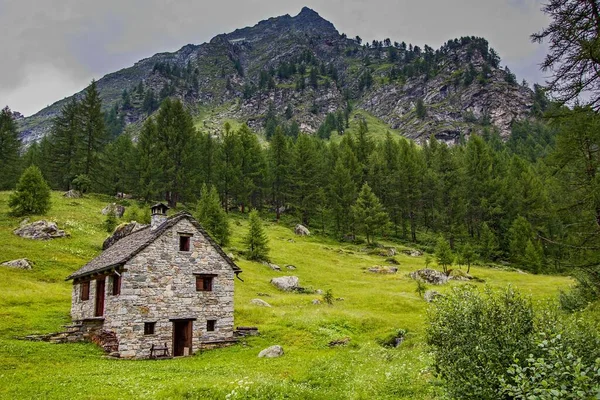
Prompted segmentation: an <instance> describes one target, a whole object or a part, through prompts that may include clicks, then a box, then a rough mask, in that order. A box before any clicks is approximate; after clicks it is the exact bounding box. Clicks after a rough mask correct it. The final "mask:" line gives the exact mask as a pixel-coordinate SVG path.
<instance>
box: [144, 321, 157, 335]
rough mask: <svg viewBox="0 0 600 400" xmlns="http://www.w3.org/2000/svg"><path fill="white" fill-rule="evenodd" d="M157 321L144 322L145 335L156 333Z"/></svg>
mask: <svg viewBox="0 0 600 400" xmlns="http://www.w3.org/2000/svg"><path fill="white" fill-rule="evenodd" d="M155 326H156V322H144V335H154V327H155Z"/></svg>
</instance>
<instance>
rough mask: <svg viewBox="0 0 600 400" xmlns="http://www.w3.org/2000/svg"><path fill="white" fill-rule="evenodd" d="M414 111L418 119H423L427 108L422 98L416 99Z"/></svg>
mask: <svg viewBox="0 0 600 400" xmlns="http://www.w3.org/2000/svg"><path fill="white" fill-rule="evenodd" d="M415 113H416V114H417V118H419V119H424V118H425V117H426V116H427V109H426V108H425V103H424V102H423V99H418V100H417V105H416V107H415Z"/></svg>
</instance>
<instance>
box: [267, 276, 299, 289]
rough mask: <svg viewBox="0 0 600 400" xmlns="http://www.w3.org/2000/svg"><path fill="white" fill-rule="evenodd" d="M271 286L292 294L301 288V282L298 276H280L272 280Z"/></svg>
mask: <svg viewBox="0 0 600 400" xmlns="http://www.w3.org/2000/svg"><path fill="white" fill-rule="evenodd" d="M271 284H272V285H273V286H275V287H276V288H277V289H279V290H283V291H284V292H291V291H293V290H297V289H299V288H300V287H299V286H298V285H299V284H300V280H299V279H298V277H297V276H280V277H278V278H273V279H271Z"/></svg>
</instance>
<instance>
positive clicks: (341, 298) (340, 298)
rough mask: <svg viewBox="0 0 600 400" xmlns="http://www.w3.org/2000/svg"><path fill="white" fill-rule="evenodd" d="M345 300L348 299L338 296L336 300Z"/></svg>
mask: <svg viewBox="0 0 600 400" xmlns="http://www.w3.org/2000/svg"><path fill="white" fill-rule="evenodd" d="M344 300H346V299H345V298H343V297H338V298H336V299H335V301H344Z"/></svg>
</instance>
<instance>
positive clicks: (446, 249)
mask: <svg viewBox="0 0 600 400" xmlns="http://www.w3.org/2000/svg"><path fill="white" fill-rule="evenodd" d="M435 258H436V260H437V263H438V265H439V266H441V267H442V270H443V271H444V273H445V274H447V273H448V266H450V265H452V262H453V261H454V255H453V254H452V249H451V248H450V244H449V243H448V241H447V240H446V239H445V238H444V237H443V236H440V237H439V238H438V241H437V244H436V246H435Z"/></svg>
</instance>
